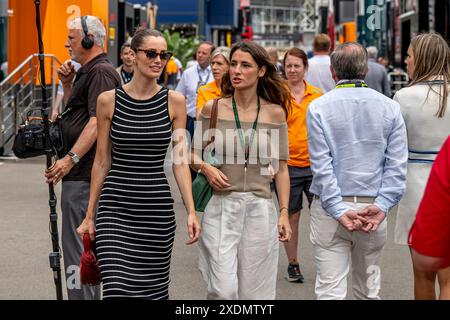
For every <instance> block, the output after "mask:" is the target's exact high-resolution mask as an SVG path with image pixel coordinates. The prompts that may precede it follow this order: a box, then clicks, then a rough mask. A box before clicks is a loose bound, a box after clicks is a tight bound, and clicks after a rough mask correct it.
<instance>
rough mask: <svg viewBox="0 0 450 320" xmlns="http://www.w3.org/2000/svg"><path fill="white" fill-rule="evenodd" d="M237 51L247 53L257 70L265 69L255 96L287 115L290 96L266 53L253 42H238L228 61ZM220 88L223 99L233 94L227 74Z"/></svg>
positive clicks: (283, 81) (232, 49)
mask: <svg viewBox="0 0 450 320" xmlns="http://www.w3.org/2000/svg"><path fill="white" fill-rule="evenodd" d="M237 50H241V51H243V52H246V53H249V54H250V55H251V56H252V57H253V59H254V60H255V62H256V64H257V65H258V67H259V68H262V67H263V66H265V67H266V73H265V74H264V76H263V77H261V78H259V80H258V87H257V89H256V94H257V95H258V96H259V97H261V98H263V99H265V100H267V101H269V102H270V103H274V104H279V105H280V106H281V107H283V109H284V110H285V111H286V115H287V114H288V113H289V111H290V109H291V95H290V93H289V89H288V87H287V86H286V84H285V80H284V79H283V78H282V77H281V75H280V74H279V73H278V71H277V69H276V68H275V65H274V64H273V63H272V62H271V61H270V57H269V54H268V53H267V51H266V50H265V49H264V48H263V47H261V46H260V45H258V44H256V43H254V42H239V43H236V44H235V45H234V46H233V47H232V48H231V52H230V61H232V60H233V54H234V53H235V52H236V51H237ZM221 87H222V95H223V96H224V97H230V96H232V95H233V94H234V87H233V86H232V84H231V80H230V75H229V73H226V74H224V76H223V78H222V86H221Z"/></svg>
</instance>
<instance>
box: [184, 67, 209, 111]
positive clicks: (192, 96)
mask: <svg viewBox="0 0 450 320" xmlns="http://www.w3.org/2000/svg"><path fill="white" fill-rule="evenodd" d="M213 80H214V77H213V75H212V72H211V67H210V66H208V67H207V68H206V69H202V68H200V66H199V65H198V64H196V65H195V66H193V67H191V68H189V69H187V70H186V71H184V72H183V75H182V76H181V80H180V82H178V85H177V88H176V91H178V92H181V94H183V95H184V96H185V97H186V112H187V115H188V116H190V117H193V118H195V112H196V105H197V91H198V88H199V87H201V86H203V85H205V84H207V83H209V82H211V81H213Z"/></svg>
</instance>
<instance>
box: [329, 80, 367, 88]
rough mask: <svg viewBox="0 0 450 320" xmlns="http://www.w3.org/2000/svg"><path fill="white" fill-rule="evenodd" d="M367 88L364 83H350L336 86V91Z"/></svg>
mask: <svg viewBox="0 0 450 320" xmlns="http://www.w3.org/2000/svg"><path fill="white" fill-rule="evenodd" d="M368 87H369V86H368V85H367V84H366V83H365V82H364V81H358V82H356V83H355V82H352V83H343V84H338V85H337V86H336V89H340V88H368Z"/></svg>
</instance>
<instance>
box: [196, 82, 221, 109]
mask: <svg viewBox="0 0 450 320" xmlns="http://www.w3.org/2000/svg"><path fill="white" fill-rule="evenodd" d="M221 96H222V90H220V88H219V87H218V86H217V83H216V81H215V80H214V81H212V82H210V83H208V84H205V85H204V86H202V87H200V88H199V89H198V91H197V110H202V109H203V107H204V106H205V104H206V102H207V101H209V100H212V99H216V98H220V97H221Z"/></svg>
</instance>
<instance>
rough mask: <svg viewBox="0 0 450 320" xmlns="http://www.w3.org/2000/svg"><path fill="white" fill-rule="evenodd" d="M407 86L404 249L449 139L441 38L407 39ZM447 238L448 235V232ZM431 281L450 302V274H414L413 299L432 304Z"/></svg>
mask: <svg viewBox="0 0 450 320" xmlns="http://www.w3.org/2000/svg"><path fill="white" fill-rule="evenodd" d="M405 63H406V65H407V71H408V75H409V76H410V78H411V83H410V85H409V86H408V87H407V88H404V89H402V90H400V91H398V92H397V93H396V94H395V96H394V100H396V101H397V102H398V103H400V107H401V110H402V115H403V118H404V120H405V123H406V129H407V133H408V148H409V160H408V176H407V187H406V193H405V195H404V197H403V199H402V200H401V202H400V205H399V209H398V213H397V221H396V226H395V242H397V243H399V244H407V243H408V234H409V230H410V229H411V226H412V224H413V222H414V219H415V216H416V212H417V209H418V206H419V203H420V200H421V199H422V196H423V193H424V190H425V185H426V183H427V180H428V175H429V173H430V170H431V166H432V163H433V160H434V158H435V157H436V154H437V152H438V151H439V149H440V148H441V146H442V144H443V143H444V141H445V138H446V137H447V136H448V135H449V134H450V112H449V111H448V110H446V109H447V105H448V104H449V99H448V92H449V86H450V49H449V47H448V45H447V43H446V41H445V40H444V38H442V36H440V35H439V34H435V33H427V34H421V35H418V36H416V37H414V38H413V39H411V44H410V46H409V49H408V56H407V58H406V60H405ZM449 232H450V230H449ZM436 275H437V278H438V280H439V285H440V287H441V292H440V298H443V295H445V290H443V288H447V294H446V295H447V298H449V296H450V292H449V290H450V288H449V285H450V269H443V270H441V271H438V273H437V274H436V273H435V272H420V271H418V270H416V268H414V294H415V298H416V299H436V293H435V281H436Z"/></svg>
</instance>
